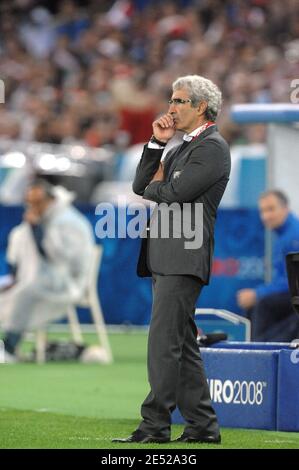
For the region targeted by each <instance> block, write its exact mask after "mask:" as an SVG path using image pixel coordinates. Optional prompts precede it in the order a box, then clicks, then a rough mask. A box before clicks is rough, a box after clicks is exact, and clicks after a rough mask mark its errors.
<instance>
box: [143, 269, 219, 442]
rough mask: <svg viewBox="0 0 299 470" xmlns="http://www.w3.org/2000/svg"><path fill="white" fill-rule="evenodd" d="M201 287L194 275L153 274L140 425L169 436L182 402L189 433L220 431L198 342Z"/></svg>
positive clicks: (148, 430)
mask: <svg viewBox="0 0 299 470" xmlns="http://www.w3.org/2000/svg"><path fill="white" fill-rule="evenodd" d="M201 289H202V284H201V282H200V280H199V279H197V278H195V277H192V276H178V275H173V276H161V275H158V274H153V307H152V317H151V323H150V330H149V337H148V380H149V384H150V387H151V390H150V393H149V394H148V396H147V397H146V399H145V401H144V402H143V404H142V406H141V416H142V418H143V420H142V421H141V423H140V425H139V427H138V429H139V430H141V431H143V432H145V433H146V434H160V435H162V436H163V437H170V426H171V413H172V411H173V410H174V409H175V407H176V406H177V407H178V408H179V410H180V412H181V414H182V416H183V417H184V419H185V420H186V423H187V424H186V427H185V433H187V434H188V435H190V436H194V437H197V436H200V435H207V434H208V435H212V436H218V434H219V427H218V422H217V418H216V415H215V412H214V409H213V408H212V405H211V400H210V394H209V388H208V384H207V380H206V376H205V372H204V368H203V363H202V359H201V357H200V353H199V350H198V345H197V341H196V339H197V327H196V325H195V322H194V310H195V305H196V301H197V298H198V296H199V294H200V291H201Z"/></svg>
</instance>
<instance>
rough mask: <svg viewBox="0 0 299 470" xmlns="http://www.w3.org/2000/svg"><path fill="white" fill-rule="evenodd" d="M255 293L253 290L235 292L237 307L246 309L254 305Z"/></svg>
mask: <svg viewBox="0 0 299 470" xmlns="http://www.w3.org/2000/svg"><path fill="white" fill-rule="evenodd" d="M256 300H257V299H256V293H255V290H254V289H241V290H239V291H238V292H237V302H238V305H239V307H241V308H244V309H248V308H251V307H253V306H254V305H255V304H256Z"/></svg>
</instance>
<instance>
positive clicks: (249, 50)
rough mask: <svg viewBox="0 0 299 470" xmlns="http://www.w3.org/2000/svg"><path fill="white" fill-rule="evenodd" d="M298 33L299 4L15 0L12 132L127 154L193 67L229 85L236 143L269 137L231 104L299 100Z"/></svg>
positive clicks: (226, 131)
mask: <svg viewBox="0 0 299 470" xmlns="http://www.w3.org/2000/svg"><path fill="white" fill-rule="evenodd" d="M298 36H299V3H298V1H297V0H285V1H284V2H281V0H248V1H246V2H241V1H240V0H225V1H223V0H201V1H199V0H193V1H192V0H180V1H179V0H177V1H174V0H172V1H170V0H168V1H166V2H158V1H157V0H151V1H150V0H135V1H133V0H117V1H114V2H111V1H108V0H103V1H101V2H99V1H97V0H89V1H85V2H83V1H80V0H77V1H75V0H64V1H62V2H59V1H51V2H50V1H43V2H39V1H38V0H15V1H13V2H11V1H8V0H7V1H5V0H4V1H2V2H1V3H0V59H1V60H0V76H1V78H2V80H4V82H5V91H6V108H7V109H6V110H4V106H1V108H0V119H2V122H3V120H4V121H5V119H6V116H7V115H6V112H7V111H9V112H11V113H12V114H13V117H10V119H11V121H10V124H9V125H8V127H9V129H7V128H6V126H4V127H5V129H3V124H2V130H1V134H2V135H4V134H6V133H7V134H8V135H9V136H13V137H14V138H17V137H19V138H21V139H25V140H31V139H36V140H39V141H45V142H47V141H50V142H57V143H60V142H65V141H67V142H71V141H80V142H83V143H84V142H85V143H87V144H89V145H91V146H98V145H109V146H112V147H113V146H114V147H116V148H117V147H118V145H119V143H120V142H121V145H122V146H123V145H124V144H126V145H130V144H135V143H140V142H143V141H146V140H147V139H148V136H149V134H150V133H151V125H150V123H151V122H152V120H153V116H155V115H157V114H159V113H163V112H165V110H166V109H167V99H168V98H169V93H170V89H171V83H172V82H173V80H174V79H175V78H176V77H177V76H181V75H185V74H186V73H187V72H188V74H192V73H194V74H200V75H204V76H206V77H208V78H210V79H211V80H213V81H215V82H216V83H217V84H219V85H220V86H221V89H222V90H223V97H224V104H223V111H222V113H221V115H220V118H219V124H218V125H219V128H220V131H221V132H222V134H223V135H224V137H225V138H226V139H227V140H228V141H229V142H230V143H234V142H244V143H246V142H248V143H251V142H256V141H258V142H260V141H263V140H264V139H265V132H264V129H263V127H262V126H260V127H256V128H255V129H252V130H248V127H247V126H242V127H240V126H239V127H235V126H234V125H233V124H232V123H231V121H230V119H229V108H230V106H231V104H233V103H237V102H238V103H244V102H256V103H265V102H281V101H285V102H289V100H290V91H291V90H290V83H291V80H292V79H293V78H294V77H298V76H299V52H298V50H299V49H298V40H297V38H298ZM296 40H297V42H296ZM153 97H154V98H155V99H153ZM157 97H158V98H159V99H158V102H157ZM154 103H155V105H154ZM64 121H65V122H64ZM12 122H13V123H14V124H12Z"/></svg>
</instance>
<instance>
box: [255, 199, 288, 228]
mask: <svg viewBox="0 0 299 470" xmlns="http://www.w3.org/2000/svg"><path fill="white" fill-rule="evenodd" d="M259 210H260V216H261V219H262V221H263V224H264V225H265V227H267V228H268V229H270V230H273V229H275V228H278V227H280V226H281V225H283V223H284V221H285V219H286V218H287V216H288V213H289V209H288V207H287V206H284V205H283V204H282V202H281V201H280V200H279V199H278V197H277V196H275V194H269V195H268V196H265V197H263V198H262V199H260V201H259Z"/></svg>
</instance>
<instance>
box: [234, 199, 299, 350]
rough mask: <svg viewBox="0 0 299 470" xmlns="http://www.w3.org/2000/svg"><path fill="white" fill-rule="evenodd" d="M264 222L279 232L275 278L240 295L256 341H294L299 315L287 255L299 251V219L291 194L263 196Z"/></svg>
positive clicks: (262, 212)
mask: <svg viewBox="0 0 299 470" xmlns="http://www.w3.org/2000/svg"><path fill="white" fill-rule="evenodd" d="M259 210H260V216H261V219H262V222H263V224H264V225H265V227H266V228H268V229H270V230H272V231H273V232H274V235H275V240H274V244H273V252H272V262H273V270H272V281H271V282H270V283H268V284H261V285H259V286H258V287H257V288H256V289H242V290H240V291H239V292H238V294H237V300H238V304H239V306H240V307H242V308H243V309H245V310H246V316H247V317H248V318H249V319H250V320H251V339H252V340H253V341H287V342H289V341H292V340H293V339H294V338H298V335H299V316H298V314H297V313H296V312H295V310H294V309H293V306H292V303H291V296H290V293H289V287H288V278H287V272H286V261H285V257H286V255H287V253H290V252H292V251H298V250H299V219H298V218H297V217H296V216H295V215H294V214H292V213H291V212H290V208H289V202H288V198H287V196H286V195H285V194H284V193H283V192H281V191H278V190H270V191H267V192H265V193H263V194H262V195H261V196H260V199H259Z"/></svg>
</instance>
